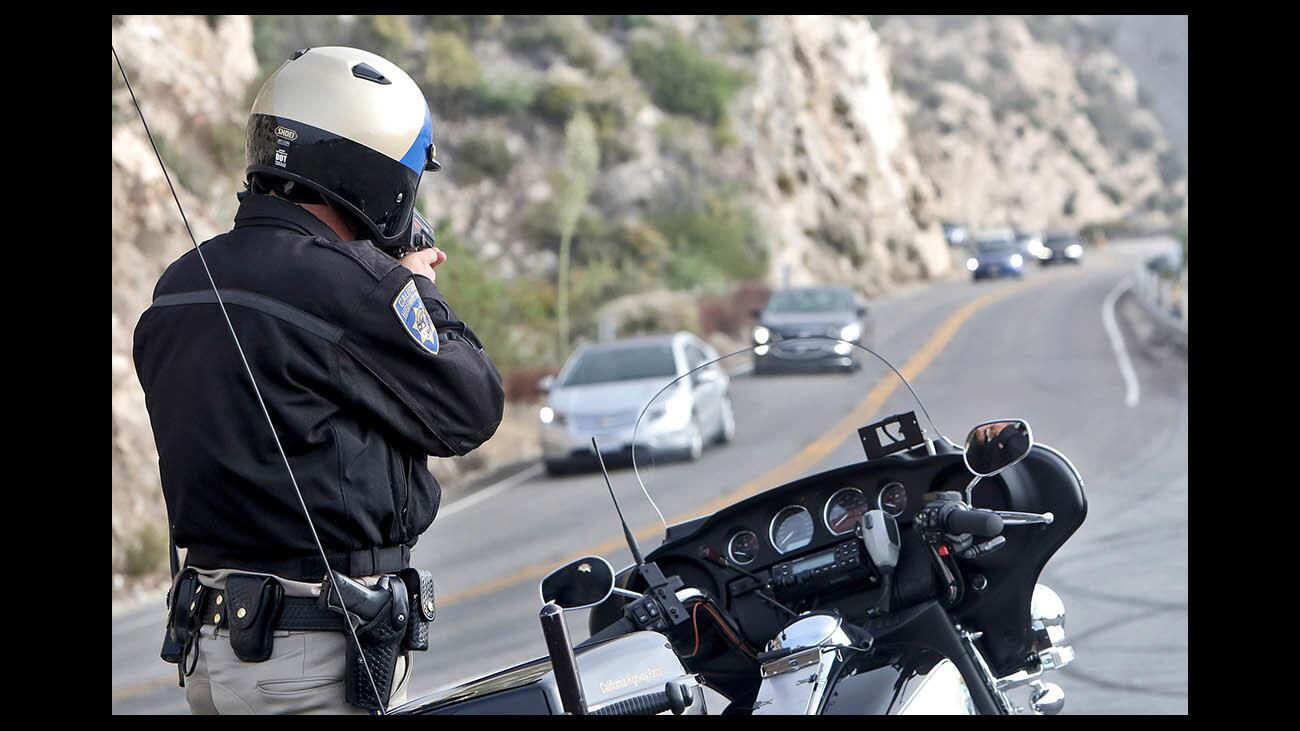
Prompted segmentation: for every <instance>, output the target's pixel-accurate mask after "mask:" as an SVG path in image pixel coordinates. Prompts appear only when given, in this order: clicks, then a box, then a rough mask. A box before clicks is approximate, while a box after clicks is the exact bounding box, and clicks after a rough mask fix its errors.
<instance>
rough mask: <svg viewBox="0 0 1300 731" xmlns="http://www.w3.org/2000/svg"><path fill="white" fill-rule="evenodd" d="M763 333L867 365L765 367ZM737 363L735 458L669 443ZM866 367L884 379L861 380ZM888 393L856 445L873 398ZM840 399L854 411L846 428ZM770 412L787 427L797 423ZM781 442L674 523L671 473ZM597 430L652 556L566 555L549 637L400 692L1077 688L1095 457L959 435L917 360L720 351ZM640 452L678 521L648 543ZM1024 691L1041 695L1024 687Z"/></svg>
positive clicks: (690, 478) (999, 692)
mask: <svg viewBox="0 0 1300 731" xmlns="http://www.w3.org/2000/svg"><path fill="white" fill-rule="evenodd" d="M762 349H765V350H762ZM760 350H762V352H758V351H760ZM756 354H757V355H769V354H771V355H774V356H778V357H780V358H782V359H784V360H786V361H787V363H786V364H787V365H791V366H799V365H800V364H807V365H809V366H817V365H818V364H822V363H825V362H826V361H827V360H828V359H843V358H845V357H848V358H853V359H855V360H857V361H860V364H861V365H864V366H868V367H863V368H860V369H858V370H857V371H853V372H850V373H849V374H847V375H834V376H826V375H783V376H779V377H778V376H757V375H752V376H749V377H746V374H747V372H748V371H749V370H751V369H752V362H753V356H754V355H756ZM722 370H726V371H728V372H729V373H730V374H731V376H732V378H731V385H730V388H729V392H728V393H726V394H725V395H724V399H725V400H726V402H727V404H728V407H729V408H731V409H732V411H733V413H734V414H735V418H736V423H737V425H738V428H737V429H736V430H735V434H734V436H733V438H732V439H730V440H729V443H728V444H727V445H726V447H725V450H727V451H734V452H735V453H736V454H735V455H734V456H733V458H731V459H729V460H725V464H724V462H719V461H718V460H717V459H716V458H715V457H714V456H713V455H715V454H721V453H722V450H716V451H710V452H708V453H706V455H705V456H704V457H702V458H697V459H689V458H687V460H686V461H681V460H680V458H679V459H677V460H670V459H668V456H669V452H670V450H669V449H667V447H668V446H671V445H667V444H660V443H659V435H663V434H671V433H675V432H674V431H673V430H672V429H670V428H668V427H671V426H673V425H674V424H676V423H677V422H681V421H683V420H689V419H700V420H701V421H703V420H704V419H706V418H707V415H703V414H697V413H693V412H692V411H691V408H689V407H688V408H684V407H683V406H682V404H689V403H691V401H690V399H688V398H686V396H688V395H689V393H690V390H691V389H694V388H698V387H700V386H701V384H705V383H707V382H709V381H717V380H720V379H719V374H720V372H721V371H722ZM867 386H870V387H869V388H868V389H867V393H866V397H865V398H864V399H861V400H859V398H855V397H854V396H855V392H857V391H858V390H859V389H861V388H864V387H867ZM890 412H892V415H890V416H887V417H885V418H883V419H879V420H877V421H874V422H872V423H868V424H865V425H863V426H860V427H857V428H856V437H857V439H856V440H851V439H850V440H847V442H846V440H845V438H846V437H850V436H853V429H854V428H855V426H856V425H857V424H861V422H862V421H864V420H865V418H866V417H870V416H872V415H874V414H879V413H890ZM803 415H815V416H816V417H817V418H815V419H814V418H803ZM826 415H832V416H834V415H839V416H840V419H839V421H838V423H837V424H836V426H835V427H833V428H832V429H831V431H830V432H825V431H824V424H825V419H824V418H823V417H824V416H826ZM629 421H630V420H629ZM669 422H672V423H669ZM629 431H630V433H629ZM772 432H777V433H779V438H778V439H777V440H775V442H774V441H773V440H772V439H771V438H770V437H771V433H772ZM854 441H856V442H858V443H860V445H861V449H862V452H864V453H865V459H863V458H862V456H859V453H857V452H856V449H857V447H856V445H854V444H853V442H854ZM773 443H776V444H779V445H780V446H779V447H773V446H772V445H773ZM773 449H781V450H786V451H788V454H784V455H775V456H779V457H784V458H785V459H784V461H782V462H781V464H780V466H778V467H777V468H774V469H771V470H769V471H768V472H765V473H763V474H760V475H757V476H752V477H751V479H749V480H748V481H747V482H745V484H744V485H742V487H741V488H739V489H736V490H733V491H732V492H730V493H728V494H726V495H723V496H722V497H721V498H719V499H718V500H715V503H714V505H712V506H709V508H708V510H709V512H707V514H704V515H698V516H696V517H690V518H687V519H683V520H678V521H676V522H674V523H672V524H669V521H668V520H663V514H662V512H661V511H660V510H659V507H658V504H657V503H656V502H655V501H654V499H653V497H652V495H651V492H652V490H651V486H653V488H654V490H653V491H654V492H655V493H656V494H658V495H660V496H662V495H665V494H667V495H669V496H670V498H674V499H687V498H688V496H689V495H690V494H691V491H692V490H693V489H696V488H694V487H693V486H698V485H701V484H708V483H709V482H710V481H714V482H716V481H718V480H721V479H727V480H735V479H737V478H740V477H743V476H744V475H741V474H739V473H740V472H743V471H744V470H753V471H757V470H759V469H760V468H761V465H762V464H770V461H771V460H770V459H769V460H759V459H746V457H747V456H748V455H749V454H753V455H756V456H757V455H759V454H760V453H762V454H765V455H766V456H768V457H770V456H774V455H771V454H770V453H771V452H772V450H773ZM591 451H592V456H593V457H594V458H595V459H596V460H597V461H598V463H599V466H600V469H601V472H602V473H603V475H604V479H605V482H606V486H607V488H608V490H609V494H610V498H611V499H612V500H613V502H614V505H615V507H616V509H617V510H618V516H619V520H620V521H621V522H622V526H623V531H624V534H625V536H626V539H627V543H628V547H629V549H630V552H631V555H632V558H633V563H632V564H631V565H630V566H627V567H626V568H623V569H622V570H620V571H614V569H613V568H612V566H611V564H610V563H609V562H608V561H607V560H606V559H605V558H603V557H601V556H586V557H583V558H580V559H578V560H576V561H572V562H570V563H568V564H566V565H564V566H561V567H559V568H557V569H556V570H554V571H553V572H551V573H550V574H548V575H547V576H545V577H544V578H543V579H542V581H541V582H540V586H539V594H540V600H541V604H542V609H541V612H540V614H539V622H540V624H541V628H542V633H543V636H544V638H545V640H546V647H547V652H548V655H547V656H546V657H543V658H539V659H536V660H534V661H532V662H528V663H524V664H521V665H518V666H515V667H513V668H509V669H507V670H503V671H500V672H497V673H494V674H492V675H489V676H487V677H485V678H481V679H478V680H475V681H472V682H468V683H463V684H461V685H458V686H456V687H453V688H449V689H445V690H442V691H438V692H435V693H432V694H430V695H427V696H424V697H422V698H418V699H415V700H412V701H410V702H408V703H406V704H404V705H403V706H401V707H400V708H398V709H395V710H394V711H392V712H393V713H397V714H403V715H407V714H410V715H426V714H480V713H489V714H559V713H568V714H576V715H583V714H593V715H645V714H660V713H663V714H666V713H671V714H678V715H681V714H687V715H695V714H706V713H719V712H720V713H722V714H724V715H745V714H753V715H768V714H801V715H821V714H828V715H829V714H886V715H910V714H934V713H956V714H1000V715H1006V714H1014V713H1020V712H1023V711H1025V710H1026V708H1025V706H1027V707H1028V710H1030V711H1032V712H1033V713H1037V714H1055V713H1059V712H1060V711H1061V709H1062V708H1063V706H1064V703H1065V694H1064V691H1063V690H1062V689H1061V687H1060V686H1059V685H1057V684H1055V683H1052V682H1048V681H1046V680H1044V676H1045V675H1046V674H1047V673H1049V672H1051V671H1054V670H1059V669H1060V668H1062V667H1065V666H1066V665H1068V664H1069V663H1070V662H1071V661H1072V660H1073V659H1074V650H1073V648H1072V647H1071V646H1070V645H1069V644H1068V642H1067V638H1066V636H1065V607H1064V604H1063V602H1062V601H1061V599H1060V597H1059V596H1058V595H1057V594H1056V593H1055V592H1054V591H1052V590H1051V589H1050V588H1048V587H1047V586H1045V585H1043V584H1039V583H1037V582H1038V577H1039V574H1040V573H1041V571H1042V570H1043V567H1044V566H1045V565H1046V563H1047V561H1048V560H1049V559H1050V558H1051V557H1052V555H1053V554H1054V553H1055V552H1056V551H1057V550H1058V549H1060V547H1061V546H1062V545H1063V544H1064V543H1065V541H1066V540H1067V539H1068V538H1069V537H1070V536H1071V535H1072V534H1073V533H1074V532H1075V531H1076V530H1077V529H1078V528H1079V526H1080V525H1081V524H1082V522H1083V520H1084V518H1085V516H1086V514H1087V500H1086V498H1085V496H1084V492H1083V480H1082V478H1081V477H1080V476H1079V474H1078V472H1077V470H1076V469H1075V468H1074V466H1073V465H1072V464H1071V463H1070V461H1069V460H1068V459H1067V458H1066V457H1065V456H1064V455H1063V454H1061V453H1060V452H1059V451H1057V450H1055V449H1053V448H1052V447H1049V446H1047V445H1045V444H1042V443H1037V442H1035V441H1034V438H1033V433H1032V430H1031V429H1030V426H1029V424H1028V423H1027V422H1025V421H1024V420H1022V419H1010V418H1007V419H995V420H991V421H986V422H984V423H981V424H978V425H976V426H975V427H974V428H973V429H971V430H970V432H969V434H968V435H967V437H966V440H965V442H964V443H963V445H961V446H959V445H957V444H956V443H954V442H952V441H951V440H949V439H948V438H947V437H945V436H943V434H942V432H940V431H939V429H938V428H937V427H936V426H935V424H934V422H933V420H932V419H931V418H930V414H929V412H928V411H927V410H926V408H925V406H924V404H923V403H922V402H921V401H920V399H919V397H917V395H916V392H915V391H914V390H913V388H912V384H911V383H909V382H908V381H907V379H906V378H904V377H903V375H902V373H901V372H899V370H898V369H897V368H895V367H894V366H893V365H892V364H890V363H889V362H888V361H887V360H885V359H884V358H883V357H881V356H879V355H877V354H876V353H874V352H873V351H871V350H868V349H866V348H863V347H861V346H860V345H857V344H855V343H851V342H848V341H845V340H840V339H838V337H837V336H835V335H834V334H832V336H830V337H822V336H814V337H792V338H787V339H784V340H778V341H773V342H769V343H765V344H762V345H757V346H754V347H752V348H748V349H745V350H741V351H738V352H736V353H731V354H729V355H727V356H723V357H722V358H719V359H716V360H713V361H708V362H705V363H701V364H699V365H698V366H695V367H694V368H693V369H692V370H691V371H690V372H689V373H687V374H685V375H683V376H681V377H678V378H675V379H672V380H671V381H670V382H668V383H666V385H664V386H663V387H662V388H661V389H660V390H659V391H658V393H656V394H655V396H654V397H652V398H651V399H650V400H649V401H648V402H647V403H646V404H645V405H644V406H643V408H642V409H641V411H640V413H639V414H638V415H637V419H636V421H635V423H634V425H633V426H632V427H631V428H630V430H628V429H626V428H624V429H619V428H615V429H612V430H611V431H610V432H609V433H607V434H602V435H600V436H599V437H598V438H593V439H592V446H591ZM677 451H678V452H680V450H677ZM624 459H626V460H630V462H631V466H632V471H633V476H634V478H635V480H636V482H637V483H638V485H639V487H640V488H641V491H642V492H643V493H644V495H645V497H646V499H648V500H650V502H651V505H653V506H654V508H655V511H656V512H657V513H659V516H660V519H661V520H663V524H664V527H665V532H664V540H663V542H662V543H661V544H660V545H658V546H657V547H655V548H654V549H653V550H651V551H650V552H649V553H646V554H644V555H643V554H642V551H641V548H640V546H639V545H638V543H637V541H636V538H635V536H634V533H633V531H632V530H631V528H630V527H629V526H628V524H627V522H626V521H625V520H624V519H623V510H622V506H621V504H620V503H619V500H618V498H617V496H616V495H615V490H614V486H613V484H612V482H611V478H610V473H609V472H608V470H607V469H606V460H611V461H613V460H624ZM836 462H839V464H836ZM738 464H739V466H737V465H738ZM810 468H811V469H813V470H815V471H813V472H812V473H811V474H806V475H804V476H797V474H798V473H802V472H806V471H808V470H809V469H810ZM771 482H777V483H779V484H775V485H772V486H769V484H770V483H771ZM714 508H716V509H714ZM580 610H585V611H586V612H587V619H588V629H589V632H590V636H589V637H588V638H587V639H585V640H583V641H581V642H579V643H578V644H577V645H576V646H575V645H574V644H573V643H572V641H571V639H570V636H569V631H568V627H567V624H566V620H565V614H566V613H573V612H578V611H580ZM706 689H707V692H706ZM1026 691H1027V695H1028V697H1027V700H1026V702H1025V704H1024V705H1021V703H1020V702H1017V701H1016V700H1013V697H1014V696H1016V695H1020V694H1024V693H1025V692H1026Z"/></svg>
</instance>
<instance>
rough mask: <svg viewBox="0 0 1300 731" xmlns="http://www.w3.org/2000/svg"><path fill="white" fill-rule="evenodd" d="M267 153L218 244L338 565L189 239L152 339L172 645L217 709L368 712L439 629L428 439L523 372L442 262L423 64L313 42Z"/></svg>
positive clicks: (254, 133)
mask: <svg viewBox="0 0 1300 731" xmlns="http://www.w3.org/2000/svg"><path fill="white" fill-rule="evenodd" d="M246 154H247V171H246V174H247V178H246V181H245V184H246V188H247V190H246V191H244V192H243V193H241V194H240V201H241V202H240V206H239V209H238V212H237V213H236V214H235V222H234V228H233V230H231V231H229V232H227V233H224V234H221V235H219V236H216V237H215V238H213V239H210V240H209V241H207V242H205V243H204V244H203V245H202V248H203V254H204V257H205V258H206V261H207V267H208V268H209V269H210V270H211V274H212V277H213V278H214V279H215V281H216V284H217V286H218V287H219V289H220V292H221V299H222V300H223V301H224V304H225V310H226V311H227V312H228V314H229V320H230V326H232V327H233V329H234V330H235V332H236V333H237V334H238V337H239V341H240V343H241V344H242V347H243V351H244V355H245V356H246V357H247V363H248V366H249V367H250V368H251V370H252V372H253V374H254V376H255V380H256V383H257V385H258V387H260V389H261V393H262V396H263V398H264V401H265V405H266V409H267V411H269V413H270V417H271V420H272V421H273V422H274V425H275V429H276V432H277V433H278V436H279V439H280V441H281V443H282V444H283V448H284V453H285V455H286V456H287V460H288V462H289V463H290V465H291V466H292V471H293V473H294V475H295V476H296V480H297V484H298V487H299V488H300V490H301V494H302V498H303V501H304V502H305V503H306V507H307V511H308V512H309V513H310V516H311V519H312V522H313V523H314V526H315V531H316V532H317V533H318V534H319V537H320V542H321V546H322V547H323V549H324V551H325V553H326V555H327V558H328V562H329V567H328V569H327V567H326V566H324V565H323V562H322V560H321V556H320V550H319V549H318V548H317V544H316V542H315V539H314V538H313V536H312V530H311V528H310V527H309V524H308V522H307V519H306V518H305V517H304V514H303V507H302V505H301V504H300V503H299V500H298V496H297V494H296V493H295V491H294V489H293V485H292V484H291V482H290V479H289V474H288V472H287V471H286V470H285V467H284V464H283V462H282V459H281V457H280V453H279V451H278V449H277V447H276V446H275V442H274V441H273V440H272V438H271V433H270V430H269V427H268V425H267V423H266V419H265V415H264V414H263V413H262V407H261V406H260V405H259V402H258V399H257V396H256V394H255V393H254V390H253V387H252V385H251V384H250V382H249V378H248V375H247V374H246V372H245V370H244V365H243V361H242V360H241V357H240V354H239V352H238V351H237V350H236V347H235V342H234V340H233V339H232V338H231V335H230V332H229V330H228V327H227V323H226V320H225V316H224V315H223V313H222V311H221V309H220V308H219V307H218V304H217V299H216V295H215V294H214V293H213V291H212V288H211V286H210V284H209V282H208V278H207V274H206V273H205V270H204V265H203V263H202V262H201V261H200V258H199V257H198V256H197V254H196V252H194V251H191V252H189V253H186V254H185V255H184V256H182V257H180V258H179V259H177V260H176V261H175V262H174V263H172V264H171V265H170V266H169V267H168V268H167V270H166V271H165V272H164V273H163V275H162V278H161V279H160V280H159V281H158V285H157V287H156V289H155V290H154V298H153V303H152V305H151V306H150V307H149V309H148V310H146V311H145V313H144V314H143V315H142V316H141V318H140V322H139V324H138V325H137V326H136V330H135V344H134V356H135V365H136V370H137V373H138V375H139V378H140V383H141V385H142V386H143V387H144V391H145V396H146V403H147V405H148V410H149V417H150V422H151V425H152V428H153V433H154V440H155V442H156V444H157V448H158V455H159V459H158V465H159V471H160V473H161V477H162V486H163V494H164V497H165V499H166V502H167V512H168V517H169V521H170V523H171V531H172V537H173V540H174V542H175V544H176V545H178V546H181V547H185V548H186V549H187V554H186V561H185V563H186V566H185V570H184V571H181V572H180V573H179V574H178V576H177V577H176V581H175V582H174V583H173V587H172V593H171V595H170V597H169V600H170V601H169V604H170V612H169V620H168V641H167V643H165V646H164V657H165V659H170V660H172V661H175V662H178V665H179V667H180V673H181V678H182V680H181V682H182V684H183V685H184V686H185V688H186V699H187V701H188V702H189V705H190V709H191V710H192V711H193V712H194V713H250V712H251V713H303V712H325V713H346V712H355V713H366V712H367V709H370V710H372V711H373V710H375V709H376V708H377V707H378V705H379V703H380V701H377V700H376V698H375V697H374V695H375V694H379V697H380V698H384V699H386V700H387V701H388V703H389V704H390V705H391V704H395V703H397V702H399V701H401V700H403V696H404V694H405V690H406V682H407V680H408V679H409V676H410V651H411V650H413V649H424V648H425V647H427V634H423V633H424V632H427V624H426V623H427V621H428V620H429V619H432V615H433V612H434V597H433V596H432V583H431V581H429V578H428V576H427V574H424V573H423V572H415V571H414V570H413V569H410V568H408V567H409V560H410V550H411V546H413V545H414V544H415V542H416V540H417V539H418V538H419V536H420V534H421V533H422V532H423V531H424V530H425V529H427V528H428V527H429V524H430V523H431V522H432V521H433V518H434V515H435V514H436V513H437V511H438V503H439V499H440V496H441V492H440V488H439V486H438V483H437V481H436V480H435V479H434V477H433V476H432V475H431V474H430V473H429V471H428V470H427V469H426V461H427V458H428V457H429V456H430V455H433V456H439V457H449V456H452V455H462V454H465V453H466V452H469V451H470V450H472V449H474V448H475V447H478V446H479V445H480V444H482V443H483V442H485V441H486V440H487V439H488V438H490V437H491V436H492V434H493V433H494V432H495V431H496V428H497V425H498V424H499V423H500V421H501V412H502V404H503V400H504V396H503V391H502V386H501V379H500V375H499V374H498V372H497V370H496V367H495V366H494V365H493V363H492V361H491V360H490V359H489V357H488V355H487V353H486V352H484V350H483V346H482V344H481V343H480V342H479V340H478V338H477V337H476V336H475V335H474V332H473V331H472V330H471V329H470V328H469V326H467V325H466V324H465V323H464V322H462V321H461V320H460V319H459V318H458V317H457V316H456V313H455V312H454V311H453V310H452V308H451V305H450V304H448V302H447V300H446V299H445V298H444V297H443V295H442V294H441V293H440V292H439V290H438V288H437V286H436V284H435V279H436V275H435V270H434V268H435V267H437V266H439V265H440V264H442V263H443V262H444V260H445V258H446V257H445V255H444V254H443V253H442V252H441V251H439V250H437V249H436V248H431V243H432V232H431V231H430V230H429V229H428V226H427V224H426V223H425V222H424V220H423V218H421V217H420V216H419V214H418V213H416V211H415V201H416V189H417V188H418V186H419V182H420V177H421V175H422V174H423V172H424V171H426V170H430V171H434V170H438V169H439V168H440V167H441V166H440V165H439V163H438V162H437V160H436V159H435V154H436V148H435V147H434V144H433V139H432V119H431V116H430V113H429V109H428V106H427V104H426V102H425V100H424V96H423V94H422V93H421V92H420V90H419V88H418V87H417V86H416V84H415V83H414V82H413V81H412V80H411V78H410V77H409V76H407V75H406V74H405V73H403V72H402V70H401V69H399V68H398V67H397V66H395V65H393V64H392V63H390V62H389V61H387V60H385V59H383V58H381V57H379V56H377V55H375V54H372V53H368V52H366V51H362V50H358V49H353V48H341V47H329V48H310V49H304V50H302V51H298V52H297V53H295V54H294V56H293V58H292V59H290V60H288V61H286V62H285V63H284V64H283V65H282V66H281V67H280V68H279V69H278V70H277V71H276V72H275V73H273V74H272V75H271V77H270V78H269V79H268V80H267V81H266V84H265V85H264V86H263V87H262V89H261V92H260V93H259V94H258V96H257V98H256V101H254V103H253V109H252V112H251V114H250V116H249V120H248V127H247V145H246ZM421 247H423V248H421ZM412 249H419V250H415V251H412ZM398 257H400V258H398ZM330 570H332V571H333V572H337V575H339V576H340V577H342V578H340V579H339V581H340V582H342V581H347V580H348V579H349V578H350V579H353V580H355V582H354V584H353V586H354V587H359V588H357V589H356V591H354V592H353V593H352V594H349V596H351V597H353V598H354V599H356V601H357V602H358V604H357V608H356V611H355V613H354V615H353V616H354V619H355V620H356V621H357V625H358V627H359V629H360V631H361V640H362V642H363V643H365V645H366V646H365V653H366V654H364V655H363V656H364V658H365V659H366V660H367V662H366V663H365V664H362V663H361V662H359V659H358V658H357V657H355V656H354V654H355V655H362V654H363V653H362V652H361V650H357V652H356V653H354V652H353V648H354V647H356V645H354V644H353V643H352V639H351V637H350V636H349V635H348V634H347V631H346V628H345V625H344V624H343V614H342V612H341V611H339V610H338V609H337V608H333V609H331V608H329V607H327V606H323V604H324V602H322V600H321V599H320V595H321V593H322V578H323V577H325V576H326V575H327V571H330ZM326 595H327V597H328V596H330V593H329V592H328V590H327V591H326ZM337 603H338V602H337V601H334V604H337ZM377 623H378V624H377ZM381 624H382V625H383V626H382V627H381V630H382V631H375V630H374V627H376V626H379V625H381ZM394 633H398V634H400V635H401V636H402V638H401V642H400V644H394V642H395V641H394V640H392V635H393V634H394ZM385 643H386V644H385ZM168 644H170V645H171V647H172V649H171V650H170V657H168V655H169V650H168ZM372 650H375V651H376V652H375V654H373V655H371V654H369V653H370V652H371V651H372ZM367 669H368V670H369V676H370V677H373V678H375V679H376V680H377V684H376V685H377V686H379V687H376V688H373V689H372V688H371V687H370V686H369V679H370V678H369V677H367V672H366V671H367ZM372 690H373V692H371V691H372ZM368 694H369V695H370V698H369V700H368V702H367V700H366V696H367V695H368Z"/></svg>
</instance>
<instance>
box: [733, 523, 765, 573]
mask: <svg viewBox="0 0 1300 731" xmlns="http://www.w3.org/2000/svg"><path fill="white" fill-rule="evenodd" d="M746 533H748V534H750V535H751V536H753V537H754V542H755V543H758V534H757V533H755V532H754V531H752V530H750V529H748V528H746V529H744V530H742V531H741V532H739V533H737V534H736V535H734V536H732V537H731V538H728V539H727V558H729V559H731V560H732V561H734V562H735V563H736V565H738V566H748V565H750V564H751V563H754V561H755V560H757V559H758V554H757V552H755V554H754V558H751V559H749V560H748V561H741V560H740V559H738V558H736V554H735V553H734V552H733V551H732V550H731V544H732V543H734V542H735V540H736V539H737V538H739V537H741V536H743V535H745V534H746Z"/></svg>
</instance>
